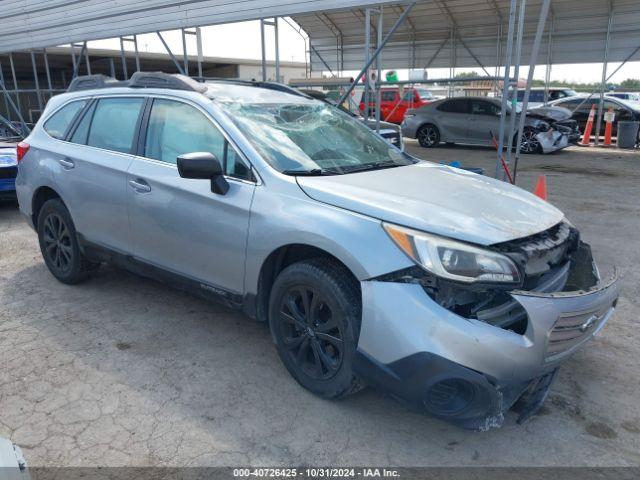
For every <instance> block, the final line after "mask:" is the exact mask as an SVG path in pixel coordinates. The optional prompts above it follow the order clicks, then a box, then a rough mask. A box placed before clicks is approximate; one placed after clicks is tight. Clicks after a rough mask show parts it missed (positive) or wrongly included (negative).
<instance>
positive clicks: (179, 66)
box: [156, 32, 185, 75]
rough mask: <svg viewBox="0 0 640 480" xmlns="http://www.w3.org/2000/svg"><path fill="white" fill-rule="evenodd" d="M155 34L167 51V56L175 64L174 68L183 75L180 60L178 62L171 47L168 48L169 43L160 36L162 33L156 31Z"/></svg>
mask: <svg viewBox="0 0 640 480" xmlns="http://www.w3.org/2000/svg"><path fill="white" fill-rule="evenodd" d="M156 34H157V35H158V38H159V39H160V41H161V42H162V45H164V49H165V50H166V51H167V53H168V54H169V57H170V58H171V61H172V62H173V64H174V65H175V66H176V68H177V69H178V72H180V73H181V74H182V75H185V72H184V70H183V69H182V66H181V65H180V62H178V60H176V57H175V55H174V54H173V52H172V51H171V49H170V48H169V45H167V42H165V41H164V37H163V36H162V34H161V33H160V32H156Z"/></svg>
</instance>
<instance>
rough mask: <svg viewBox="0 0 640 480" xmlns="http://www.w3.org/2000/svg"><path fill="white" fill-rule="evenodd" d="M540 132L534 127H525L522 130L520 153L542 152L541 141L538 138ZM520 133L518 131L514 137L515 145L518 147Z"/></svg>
mask: <svg viewBox="0 0 640 480" xmlns="http://www.w3.org/2000/svg"><path fill="white" fill-rule="evenodd" d="M537 134H538V132H537V131H536V130H535V129H533V128H525V129H524V130H523V131H522V140H520V153H524V154H530V153H541V152H542V145H540V141H538V139H537V138H536V135H537ZM517 139H518V134H517V133H516V135H515V138H514V139H513V146H514V147H515V148H517V146H518V141H517Z"/></svg>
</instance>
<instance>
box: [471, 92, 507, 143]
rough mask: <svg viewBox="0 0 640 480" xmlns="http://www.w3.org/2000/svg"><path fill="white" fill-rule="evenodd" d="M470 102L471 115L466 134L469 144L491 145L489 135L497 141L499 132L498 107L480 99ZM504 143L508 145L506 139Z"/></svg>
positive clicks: (473, 99)
mask: <svg viewBox="0 0 640 480" xmlns="http://www.w3.org/2000/svg"><path fill="white" fill-rule="evenodd" d="M470 100H471V113H470V115H469V130H468V133H467V136H468V139H469V142H470V143H474V144H477V145H492V143H493V142H492V140H491V134H493V135H494V136H495V137H496V139H497V138H498V134H499V131H500V106H499V105H496V104H495V103H493V102H489V101H487V100H483V99H480V98H472V99H470ZM506 123H507V125H508V124H509V117H507V118H506ZM506 142H507V144H508V142H509V140H508V138H507V140H506Z"/></svg>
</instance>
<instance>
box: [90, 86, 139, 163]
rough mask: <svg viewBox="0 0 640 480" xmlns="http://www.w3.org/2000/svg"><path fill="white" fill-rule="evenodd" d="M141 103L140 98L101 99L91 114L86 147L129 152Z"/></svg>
mask: <svg viewBox="0 0 640 480" xmlns="http://www.w3.org/2000/svg"><path fill="white" fill-rule="evenodd" d="M143 102H144V99H142V98H129V97H126V98H125V97H123V98H101V99H100V100H99V101H98V104H97V105H96V107H95V111H94V112H93V118H92V120H91V126H90V128H89V136H88V139H87V145H90V146H92V147H98V148H104V149H106V150H113V151H116V152H122V153H129V152H131V145H132V143H133V137H134V135H135V127H136V124H137V122H138V116H139V115H140V109H141V108H142V104H143ZM83 120H84V119H83ZM81 126H82V125H80V126H79V128H78V129H79V130H80V127H81Z"/></svg>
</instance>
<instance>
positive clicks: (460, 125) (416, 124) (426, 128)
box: [402, 97, 569, 153]
mask: <svg viewBox="0 0 640 480" xmlns="http://www.w3.org/2000/svg"><path fill="white" fill-rule="evenodd" d="M547 109H548V107H547ZM500 112H501V103H500V100H499V99H495V98H467V97H458V98H448V99H443V100H438V101H436V102H433V103H430V104H429V105H425V106H424V107H421V108H419V109H417V110H409V111H408V112H407V114H406V115H405V119H404V121H403V122H402V134H403V136H405V137H408V138H416V139H417V140H418V142H419V143H420V145H421V146H422V147H425V148H430V147H435V146H437V145H438V144H440V143H441V142H446V143H466V144H473V145H488V146H490V145H492V144H493V136H494V135H495V137H496V138H497V136H498V132H499V128H500ZM553 113H558V112H553ZM511 114H512V109H511V107H508V111H507V115H508V116H509V115H511ZM516 115H518V114H517V113H516ZM508 116H507V121H509V117H508ZM557 120H558V118H557V117H556V118H552V117H550V116H549V112H548V111H546V110H545V112H544V113H542V112H536V111H535V110H530V111H528V113H527V117H526V119H525V128H524V132H523V135H522V142H521V147H520V151H521V152H522V153H539V152H543V153H549V152H552V151H555V150H560V149H561V148H564V147H566V146H568V144H569V142H568V135H567V133H566V132H565V131H564V130H565V127H561V126H559V125H556V124H555V123H556V121H557ZM516 125H517V124H516ZM509 137H510V138H511V139H512V141H513V143H514V144H515V140H516V134H515V132H514V134H513V135H509Z"/></svg>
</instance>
